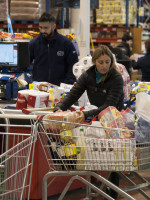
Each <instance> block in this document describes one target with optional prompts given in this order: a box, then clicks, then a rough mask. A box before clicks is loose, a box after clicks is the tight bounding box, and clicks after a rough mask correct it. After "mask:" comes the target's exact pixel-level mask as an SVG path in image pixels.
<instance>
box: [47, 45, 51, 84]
mask: <svg viewBox="0 0 150 200" xmlns="http://www.w3.org/2000/svg"><path fill="white" fill-rule="evenodd" d="M47 47H48V82H49V83H50V80H51V69H50V67H49V66H50V65H49V64H50V63H49V62H50V61H49V43H48V44H47Z"/></svg>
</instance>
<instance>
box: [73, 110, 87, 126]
mask: <svg viewBox="0 0 150 200" xmlns="http://www.w3.org/2000/svg"><path fill="white" fill-rule="evenodd" d="M76 114H77V117H76V119H75V120H76V122H77V123H81V122H84V121H85V116H84V113H83V112H82V111H76Z"/></svg>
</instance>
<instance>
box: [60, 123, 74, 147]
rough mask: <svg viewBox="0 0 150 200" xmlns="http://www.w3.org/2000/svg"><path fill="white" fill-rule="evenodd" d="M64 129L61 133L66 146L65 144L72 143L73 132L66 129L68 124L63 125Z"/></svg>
mask: <svg viewBox="0 0 150 200" xmlns="http://www.w3.org/2000/svg"><path fill="white" fill-rule="evenodd" d="M62 127H63V131H61V132H60V135H61V141H62V142H63V143H64V144H65V143H68V142H70V143H72V142H73V141H72V132H71V130H67V129H66V124H65V123H62Z"/></svg>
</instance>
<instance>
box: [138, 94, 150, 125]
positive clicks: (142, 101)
mask: <svg viewBox="0 0 150 200" xmlns="http://www.w3.org/2000/svg"><path fill="white" fill-rule="evenodd" d="M135 115H136V117H137V119H138V118H140V117H142V118H143V119H144V120H146V121H147V122H150V95H149V94H147V93H145V92H140V93H138V94H137V95H136V106H135Z"/></svg>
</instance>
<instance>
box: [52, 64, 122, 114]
mask: <svg viewBox="0 0 150 200" xmlns="http://www.w3.org/2000/svg"><path fill="white" fill-rule="evenodd" d="M85 90H86V91H87V95H88V98H89V101H90V103H91V104H92V105H95V106H97V107H98V109H93V110H90V111H83V112H84V115H85V118H87V117H89V116H95V115H97V114H99V113H100V112H101V111H102V110H104V109H105V108H107V107H108V106H114V107H116V108H117V109H118V110H121V109H123V98H124V97H123V79H122V76H121V74H120V73H119V72H118V71H117V70H116V69H114V68H112V69H111V70H110V71H109V72H108V74H107V76H106V79H105V80H104V82H100V83H98V84H97V83H96V73H95V66H92V67H91V68H89V69H88V70H87V71H85V72H84V73H83V74H82V75H81V76H80V77H79V79H78V81H77V83H76V84H75V85H74V86H73V87H72V89H71V90H70V92H69V94H68V95H67V96H66V98H64V99H63V100H62V101H60V102H59V103H58V104H57V106H56V108H55V110H54V111H56V110H58V109H61V110H63V111H64V110H67V109H68V108H69V107H70V106H71V105H72V104H74V103H75V102H76V101H77V100H78V99H79V98H80V96H81V95H82V94H83V93H84V91H85Z"/></svg>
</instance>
